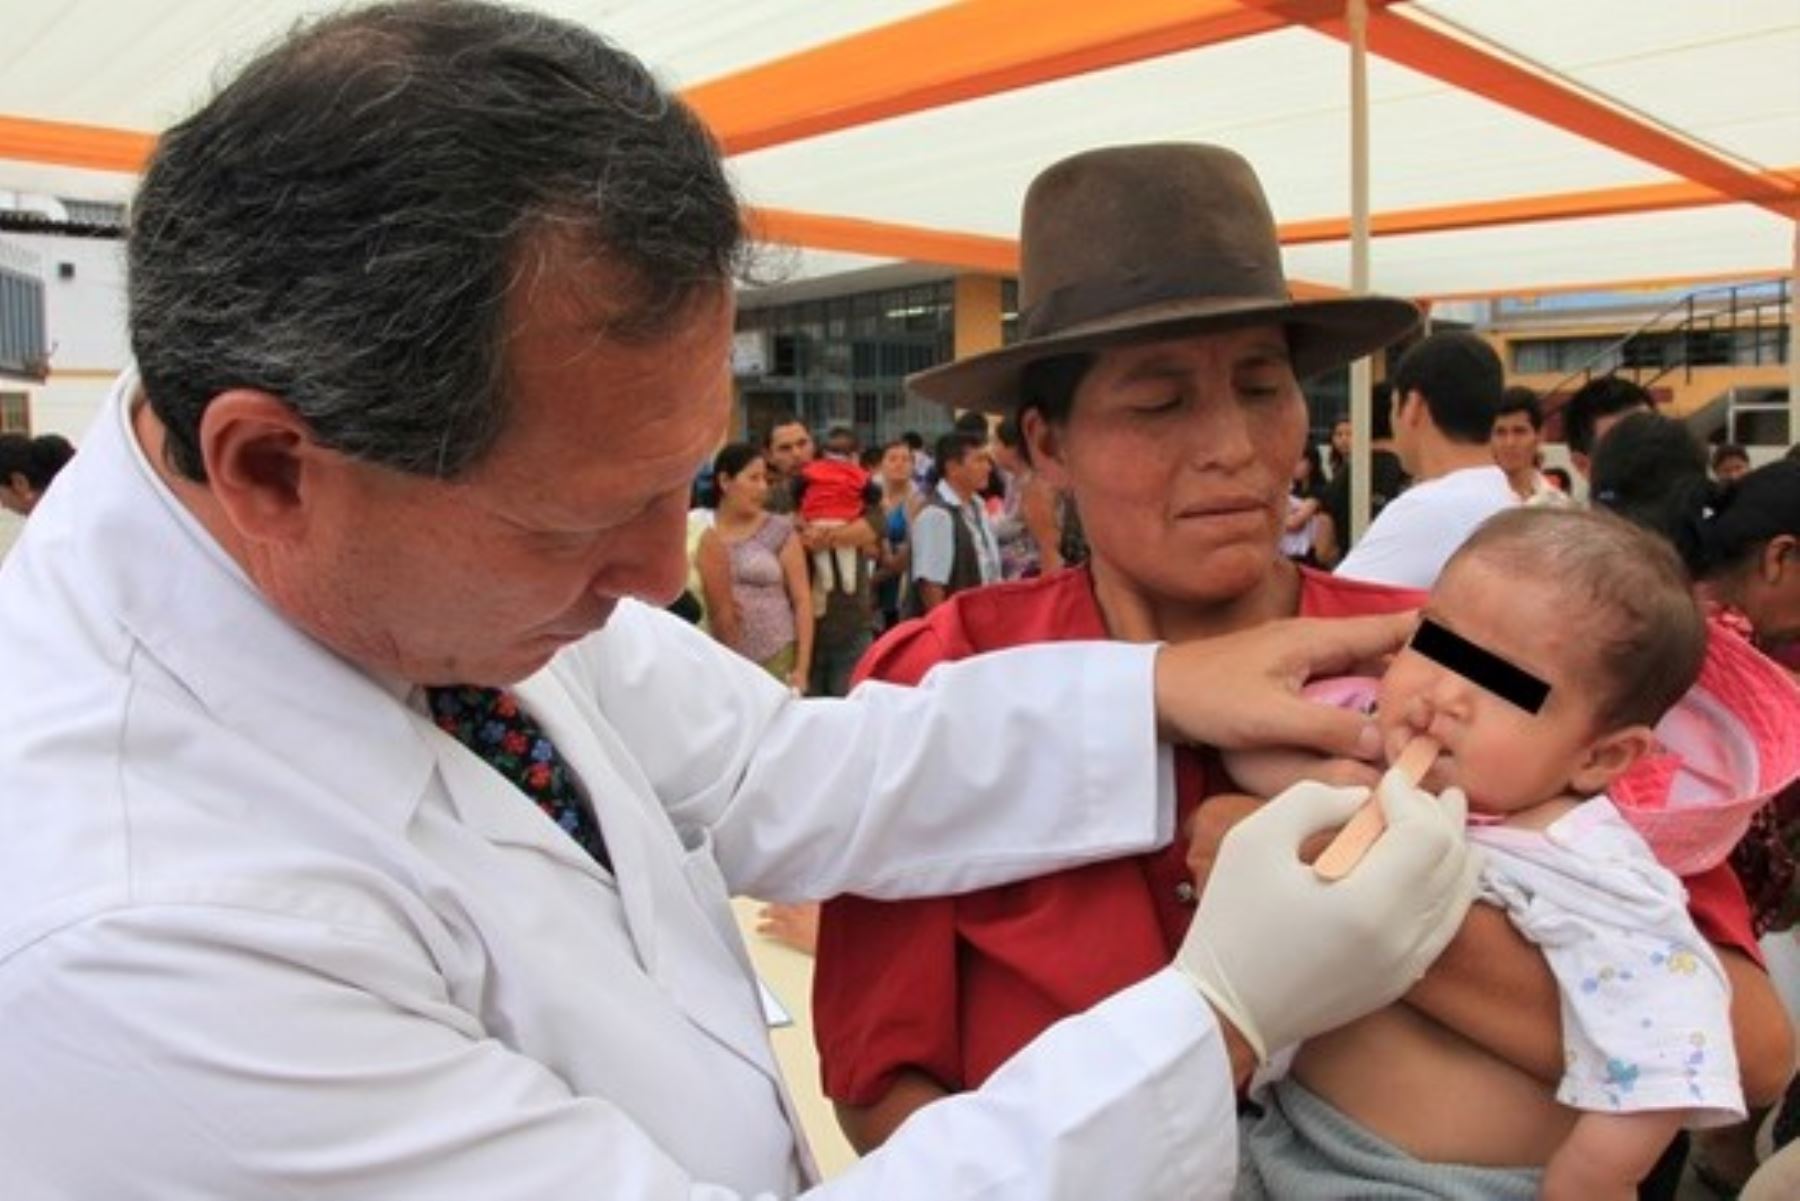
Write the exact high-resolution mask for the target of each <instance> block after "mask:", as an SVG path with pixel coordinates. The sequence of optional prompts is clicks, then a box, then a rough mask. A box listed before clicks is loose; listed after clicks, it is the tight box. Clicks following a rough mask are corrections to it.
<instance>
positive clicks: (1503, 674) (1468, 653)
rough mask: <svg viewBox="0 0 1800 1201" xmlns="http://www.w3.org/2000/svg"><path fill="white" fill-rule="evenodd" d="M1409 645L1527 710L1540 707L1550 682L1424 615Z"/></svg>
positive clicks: (1529, 711) (1547, 694)
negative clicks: (1515, 665) (1547, 682)
mask: <svg viewBox="0 0 1800 1201" xmlns="http://www.w3.org/2000/svg"><path fill="white" fill-rule="evenodd" d="M1411 645H1412V648H1413V649H1414V650H1415V651H1418V652H1419V653H1420V654H1421V655H1424V656H1425V657H1426V658H1427V659H1430V660H1432V661H1433V662H1435V663H1440V664H1442V665H1443V666H1445V667H1447V668H1449V669H1450V670H1451V671H1453V672H1455V673H1456V674H1457V675H1459V676H1461V677H1463V678H1464V679H1465V680H1468V681H1469V682H1471V683H1473V684H1477V685H1479V686H1480V687H1482V688H1485V689H1487V690H1488V691H1489V692H1491V693H1493V694H1494V695H1495V696H1497V697H1499V698H1500V699H1501V700H1503V701H1507V702H1510V703H1511V704H1514V705H1517V706H1518V707H1519V708H1521V709H1523V710H1525V712H1527V713H1536V712H1537V711H1538V710H1540V709H1542V708H1543V707H1544V700H1545V698H1546V697H1548V696H1549V695H1550V685H1548V684H1546V683H1544V681H1542V680H1540V679H1538V678H1537V677H1536V676H1534V675H1532V674H1531V673H1530V672H1528V671H1526V670H1525V669H1523V668H1521V667H1514V666H1513V665H1512V664H1511V663H1508V662H1507V661H1506V660H1505V659H1502V658H1501V657H1500V656H1499V655H1496V654H1494V652H1492V651H1488V650H1483V649H1482V648H1481V647H1479V646H1476V645H1475V644H1474V643H1473V642H1470V641H1469V640H1468V639H1467V638H1464V637H1463V636H1462V635H1461V634H1453V633H1451V632H1450V631H1449V630H1446V629H1445V628H1444V627H1443V626H1441V625H1439V624H1438V623H1437V622H1435V621H1433V620H1431V618H1429V617H1426V618H1423V619H1421V620H1420V622H1419V628H1418V629H1417V630H1415V631H1413V636H1412V643H1411Z"/></svg>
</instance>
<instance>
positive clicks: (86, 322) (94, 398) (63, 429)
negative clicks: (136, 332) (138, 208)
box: [0, 234, 131, 537]
mask: <svg viewBox="0 0 1800 1201" xmlns="http://www.w3.org/2000/svg"><path fill="white" fill-rule="evenodd" d="M0 257H4V258H5V259H7V260H8V261H16V260H17V259H18V258H21V257H22V258H26V259H30V260H33V261H34V264H35V267H36V274H37V275H38V276H39V277H40V278H41V279H42V280H43V281H44V327H45V332H46V335H47V337H48V340H49V344H50V377H49V378H48V379H47V380H46V381H45V382H44V383H42V384H25V385H24V390H25V391H26V392H27V393H29V394H30V396H31V425H32V433H34V434H61V435H63V436H64V437H66V438H68V439H69V440H70V441H72V442H74V443H75V444H76V445H77V446H79V445H80V444H81V440H82V438H83V437H85V436H86V434H87V429H88V426H89V425H91V424H93V420H94V415H95V414H96V413H97V412H99V409H100V404H101V402H102V401H103V400H104V399H105V398H106V393H107V390H108V389H109V388H110V387H111V386H112V381H113V378H114V377H115V376H117V375H118V373H119V372H120V371H121V370H123V369H124V367H125V365H126V363H128V362H129V361H130V358H131V350H130V343H129V339H128V336H127V333H126V326H125V244H124V243H123V242H120V241H107V240H101V239H96V238H58V237H49V236H44V235H38V234H0ZM64 264H67V265H68V266H69V267H70V268H71V269H72V272H73V274H72V276H71V278H68V279H64V278H62V268H63V266H64ZM5 386H7V387H8V388H9V389H10V388H15V387H17V386H18V385H17V384H16V383H14V382H13V381H7V382H6V385H5ZM3 536H4V535H3V534H0V537H3Z"/></svg>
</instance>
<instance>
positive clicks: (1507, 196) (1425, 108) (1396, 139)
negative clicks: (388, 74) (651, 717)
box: [0, 0, 1800, 298]
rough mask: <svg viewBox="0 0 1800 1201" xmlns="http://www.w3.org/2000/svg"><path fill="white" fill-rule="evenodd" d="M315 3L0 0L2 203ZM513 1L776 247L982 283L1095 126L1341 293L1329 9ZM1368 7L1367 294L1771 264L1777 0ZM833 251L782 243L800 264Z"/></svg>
mask: <svg viewBox="0 0 1800 1201" xmlns="http://www.w3.org/2000/svg"><path fill="white" fill-rule="evenodd" d="M326 7H327V6H325V5H321V4H317V3H306V2H304V0H268V2H264V3H259V4H254V5H244V4H239V3H236V2H235V0H158V2H156V3H149V2H147V0H133V2H128V3H109V4H104V5H101V4H92V3H82V2H81V0H38V2H37V3H34V4H30V5H16V6H12V9H13V10H12V11H9V12H8V13H7V15H6V28H7V35H8V36H7V37H6V39H5V43H4V45H3V46H0V188H11V189H19V190H37V191H50V192H62V193H66V194H74V195H81V196H90V197H100V196H107V195H111V196H118V197H121V198H122V197H123V196H125V195H127V194H128V193H129V190H130V186H131V177H130V173H131V172H132V171H133V170H135V168H136V167H137V166H138V164H140V163H141V162H142V159H143V156H144V154H145V153H146V151H147V149H148V147H149V144H150V135H151V134H153V132H154V131H155V130H157V129H159V128H161V127H162V126H164V125H166V124H168V123H169V122H171V121H173V120H175V119H178V118H179V117H180V116H181V115H182V114H184V113H186V112H187V111H189V110H191V109H192V108H193V107H194V106H195V105H196V104H198V103H199V102H200V101H201V100H202V99H203V98H204V97H205V95H206V94H207V92H208V90H209V89H210V87H211V86H212V84H213V83H214V81H215V80H217V79H218V78H220V77H221V76H223V75H225V74H227V73H229V71H230V69H231V67H232V65H233V64H234V63H236V62H239V61H242V59H243V58H244V57H245V56H246V55H247V54H249V53H251V52H253V51H254V50H255V49H256V48H257V47H259V46H261V45H262V44H264V43H266V42H267V41H268V40H269V39H271V38H272V37H275V36H277V35H278V34H279V33H280V32H281V31H282V30H283V29H285V28H286V27H288V26H289V25H290V24H291V23H292V22H293V21H294V20H296V19H298V18H301V17H303V16H305V15H307V14H309V13H313V12H317V11H322V10H324V9H325V8H326ZM540 7H542V8H545V9H546V10H548V11H551V12H555V13H558V14H560V15H563V16H566V17H570V18H573V19H576V20H580V21H583V22H585V23H587V24H590V25H592V26H593V27H595V28H598V29H600V30H602V31H604V32H605V33H607V34H608V35H609V36H611V37H613V38H614V39H615V40H616V41H618V42H619V43H620V44H622V45H624V46H625V47H627V48H628V49H630V50H632V51H633V52H635V53H637V54H639V55H640V56H642V57H643V58H644V59H645V60H646V61H648V62H650V63H652V64H654V65H655V66H656V68H657V69H658V70H659V71H660V72H661V73H662V74H663V75H664V77H665V78H666V79H667V80H668V81H669V82H670V83H671V84H672V85H674V86H676V87H679V88H682V89H683V90H684V91H685V92H686V94H687V95H688V97H689V98H690V100H692V101H693V102H694V103H695V105H696V106H697V107H698V108H699V110H700V111H701V112H702V113H703V114H704V115H705V116H706V117H707V119H708V121H709V122H710V123H711V124H712V125H713V127H714V128H715V129H716V130H717V131H718V133H719V135H720V138H721V140H722V142H723V143H724V144H725V146H726V148H727V150H728V151H729V152H731V153H732V156H733V157H732V165H733V169H734V172H735V174H736V176H737V178H738V180H739V182H740V184H741V186H742V188H743V191H744V193H745V195H746V198H747V199H748V200H749V201H750V203H751V204H753V205H755V206H757V207H758V208H760V209H764V210H768V211H767V214H766V219H765V221H764V225H763V228H764V229H765V230H766V231H767V233H768V235H769V236H771V237H775V238H779V239H781V240H785V241H790V242H792V243H794V244H797V245H799V246H802V247H806V248H809V249H812V250H822V251H834V252H846V253H852V254H859V255H864V256H869V257H871V258H873V259H875V260H878V261H879V260H914V261H924V262H933V263H941V264H944V265H946V266H951V267H959V268H973V269H980V270H1005V269H1007V268H1008V266H1009V265H1010V264H1011V262H1012V261H1013V254H1014V251H1013V248H1012V245H1011V242H1010V239H1011V236H1012V234H1013V231H1014V228H1015V223H1016V220H1017V213H1018V207H1019V200H1020V197H1021V194H1022V192H1023V189H1024V186H1025V184H1026V182H1027V181H1028V180H1029V179H1030V178H1031V176H1032V175H1033V174H1034V173H1035V172H1036V171H1038V170H1039V169H1040V168H1042V167H1043V166H1044V165H1045V164H1047V163H1048V162H1050V161H1052V160H1053V159H1055V158H1057V157H1060V156H1061V155H1063V154H1067V153H1070V152H1073V151H1074V150H1077V149H1080V148H1084V147H1089V146H1094V145H1098V144H1103V143H1110V142H1128V141H1148V140H1161V139H1190V140H1201V141H1216V142H1221V143H1224V144H1226V145H1230V146H1232V147H1233V148H1235V149H1237V150H1239V151H1240V152H1241V153H1243V154H1244V155H1245V156H1246V157H1247V158H1249V159H1250V161H1251V162H1253V163H1254V164H1255V165H1256V167H1257V170H1258V172H1259V173H1260V174H1261V176H1262V178H1263V181H1264V184H1265V186H1266V187H1267V189H1268V191H1269V194H1270V198H1271V202H1272V204H1273V206H1274V208H1275V211H1276V213H1277V214H1278V216H1279V217H1280V218H1281V220H1282V221H1283V223H1284V226H1283V228H1284V240H1286V241H1287V242H1288V244H1289V246H1290V251H1289V263H1290V271H1291V273H1292V274H1293V275H1294V276H1295V277H1296V278H1298V279H1301V280H1306V281H1311V282H1313V283H1315V284H1318V285H1322V286H1326V287H1344V286H1347V285H1348V283H1349V266H1348V257H1349V256H1348V251H1347V245H1348V227H1347V220H1346V217H1345V214H1346V213H1347V211H1348V205H1349V199H1348V185H1347V182H1346V180H1347V172H1348V149H1347V146H1348V139H1347V132H1346V131H1347V129H1348V126H1349V113H1348V107H1349V94H1348V89H1347V86H1346V82H1345V80H1346V74H1347V68H1346V62H1347V57H1348V56H1347V54H1346V52H1345V50H1344V45H1343V41H1342V39H1343V37H1344V28H1343V22H1342V20H1341V15H1340V14H1341V10H1342V7H1343V6H1342V5H1341V4H1339V3H1335V2H1331V0H1111V2H1109V3H1107V4H1094V3H1092V2H1091V0H967V2H965V3H955V4H942V3H931V2H928V0H834V2H833V3H831V4H817V3H803V2H797V0H734V2H732V3H721V2H712V0H549V2H546V3H543V4H541V5H540ZM1370 8H1371V12H1370V17H1369V45H1370V49H1371V51H1372V53H1373V55H1374V57H1373V59H1372V61H1371V64H1370V75H1369V91H1370V123H1371V131H1372V132H1371V171H1370V181H1371V182H1370V189H1371V196H1370V199H1371V206H1372V210H1373V225H1374V233H1375V235H1376V244H1375V249H1374V255H1373V263H1372V267H1373V277H1372V280H1371V283H1372V286H1374V287H1375V288H1376V289H1378V290H1382V291H1389V292H1398V293H1402V294H1406V295H1411V296H1416V297H1421V298H1429V297H1444V296H1464V295H1475V294H1493V293H1497V292H1517V291H1542V290H1548V289H1555V288H1569V287H1592V286H1598V285H1605V284H1637V283H1649V282H1652V281H1654V282H1658V283H1664V282H1668V281H1671V280H1694V281H1700V280H1708V279H1718V278H1728V277H1729V278H1744V277H1747V276H1756V275H1772V274H1780V273H1784V272H1786V271H1788V270H1790V269H1791V264H1792V253H1793V252H1792V242H1793V218H1794V216H1795V215H1796V212H1800V70H1796V64H1800V0H1721V2H1719V3H1708V4H1695V3H1691V2H1689V0H1581V2H1580V3H1574V4H1571V3H1568V2H1567V0H1506V2H1505V3H1499V2H1496V0H1486V2H1485V3H1484V2H1480V0H1427V2H1424V3H1384V2H1383V0H1370ZM82 168H86V169H85V170H78V169H82ZM94 168H99V169H100V170H93V169H94ZM841 266H842V263H841V261H839V260H836V259H833V258H830V257H825V258H821V259H819V260H817V261H815V260H814V258H813V256H811V255H803V256H801V257H800V260H799V263H798V272H797V273H798V274H799V275H801V276H810V275H816V274H820V273H829V272H831V271H833V270H837V269H840V268H841Z"/></svg>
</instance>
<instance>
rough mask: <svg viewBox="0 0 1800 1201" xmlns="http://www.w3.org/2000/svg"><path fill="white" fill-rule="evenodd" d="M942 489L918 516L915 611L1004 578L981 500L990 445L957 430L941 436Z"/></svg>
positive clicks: (989, 471) (914, 538) (991, 466)
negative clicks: (1001, 575)
mask: <svg viewBox="0 0 1800 1201" xmlns="http://www.w3.org/2000/svg"><path fill="white" fill-rule="evenodd" d="M937 463H938V473H939V475H940V476H941V477H942V478H941V479H939V480H938V485H937V488H936V489H935V490H934V491H933V492H932V494H931V495H930V496H929V497H928V498H927V499H926V501H925V504H924V506H923V507H922V508H921V509H920V510H919V512H918V515H917V516H915V517H914V518H913V528H912V574H913V598H914V616H917V615H918V614H920V613H928V612H930V611H931V610H932V609H935V608H936V607H937V606H939V605H941V604H943V603H944V602H945V601H946V600H948V599H950V598H951V597H952V596H955V595H956V594H957V593H958V592H962V591H963V590H965V589H968V588H977V587H980V586H981V585H982V584H991V583H993V582H994V581H995V580H997V579H999V578H1000V543H999V540H998V539H996V538H995V537H994V529H993V527H992V526H991V525H989V524H988V519H987V509H986V508H985V507H984V506H983V505H982V503H981V492H982V489H984V488H986V487H987V484H988V479H989V477H990V476H991V475H992V473H993V470H994V462H993V460H992V459H991V458H989V457H988V451H987V445H986V443H985V442H984V441H983V440H982V439H981V438H978V437H976V436H975V435H974V434H968V433H963V432H962V431H960V430H952V431H951V432H950V433H948V434H945V435H944V436H943V437H941V438H939V439H938V441H937Z"/></svg>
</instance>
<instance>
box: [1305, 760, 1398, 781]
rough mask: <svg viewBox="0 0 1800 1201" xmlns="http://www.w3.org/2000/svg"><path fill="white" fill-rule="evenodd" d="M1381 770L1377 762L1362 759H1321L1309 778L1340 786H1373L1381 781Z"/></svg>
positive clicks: (1314, 766)
mask: <svg viewBox="0 0 1800 1201" xmlns="http://www.w3.org/2000/svg"><path fill="white" fill-rule="evenodd" d="M1381 772H1382V769H1381V768H1380V767H1379V766H1377V765H1376V764H1373V763H1364V762H1363V761H1362V760H1361V759H1320V760H1318V761H1317V762H1316V763H1315V764H1314V765H1313V770H1312V772H1311V773H1310V774H1309V775H1308V776H1307V779H1309V780H1317V781H1318V782H1319V783H1321V784H1331V785H1333V786H1335V787H1338V788H1355V787H1368V788H1373V787H1375V785H1377V784H1379V783H1380V782H1381Z"/></svg>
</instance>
